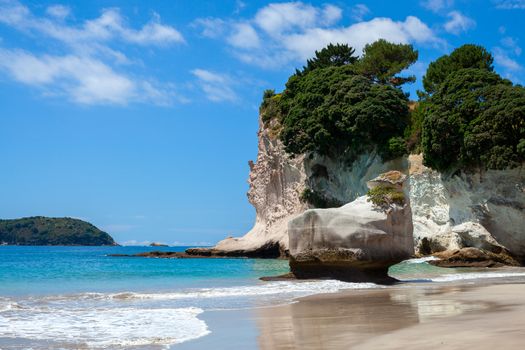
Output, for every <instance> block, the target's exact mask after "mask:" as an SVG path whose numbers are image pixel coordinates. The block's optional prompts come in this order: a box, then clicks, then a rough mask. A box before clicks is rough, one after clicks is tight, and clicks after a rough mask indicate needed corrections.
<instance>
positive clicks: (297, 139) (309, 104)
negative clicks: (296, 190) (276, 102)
mask: <svg viewBox="0 0 525 350" xmlns="http://www.w3.org/2000/svg"><path fill="white" fill-rule="evenodd" d="M280 103H281V111H282V120H281V124H282V130H281V133H280V137H281V139H282V141H283V143H284V145H285V148H286V150H287V152H289V153H292V154H300V153H304V152H316V153H319V154H325V155H333V156H343V155H347V156H348V157H349V158H353V157H355V156H356V155H358V154H359V153H360V152H362V151H364V150H365V149H367V148H371V147H376V148H378V149H379V150H380V151H381V153H382V154H383V155H384V156H385V157H389V140H390V139H391V138H393V137H396V136H402V135H403V130H404V129H405V127H406V125H407V119H408V106H407V104H408V100H407V97H406V95H405V94H404V93H403V92H402V91H401V90H400V89H397V88H394V87H392V86H390V85H384V84H377V83H374V82H373V81H371V80H370V79H368V78H367V77H364V76H362V75H358V74H356V73H355V69H354V67H352V66H351V65H343V66H338V67H337V66H331V67H326V68H318V69H315V70H312V71H310V72H308V73H307V74H305V75H302V76H298V75H294V76H292V77H290V79H289V80H288V82H287V84H286V89H285V91H284V92H283V94H282V98H281V100H280ZM396 141H398V140H394V141H393V142H392V146H393V147H394V148H395V151H396V152H397V153H398V152H399V147H398V146H399V145H398V142H397V143H396Z"/></svg>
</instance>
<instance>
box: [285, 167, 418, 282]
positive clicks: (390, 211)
mask: <svg viewBox="0 0 525 350" xmlns="http://www.w3.org/2000/svg"><path fill="white" fill-rule="evenodd" d="M392 173H397V174H399V175H400V176H399V177H398V178H400V179H401V181H399V182H398V183H396V185H394V186H401V184H402V182H403V180H404V178H406V176H404V175H402V174H400V173H399V172H392ZM377 182H381V181H374V186H377ZM380 186H384V184H383V185H380ZM288 234H289V238H290V267H291V269H292V272H293V273H294V274H295V275H296V276H297V277H304V278H310V277H336V278H341V279H347V280H352V281H363V280H367V279H369V278H370V276H369V275H372V278H371V279H375V278H377V277H380V278H386V277H387V270H388V267H389V266H391V265H394V264H397V263H399V262H401V261H402V260H405V259H408V258H410V257H411V256H412V255H413V254H414V244H413V237H412V214H411V212H410V205H409V203H407V202H405V204H404V205H403V206H400V205H397V204H392V205H390V206H389V207H388V208H387V209H380V208H378V207H376V206H375V205H373V204H372V203H371V202H370V201H368V197H367V196H362V197H359V198H357V199H356V200H354V201H353V202H351V203H348V204H346V205H344V206H342V207H340V208H332V209H310V210H307V211H306V212H304V213H303V214H301V215H299V216H297V217H296V218H294V219H293V220H291V221H290V222H289V224H288Z"/></svg>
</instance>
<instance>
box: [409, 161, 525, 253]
mask: <svg viewBox="0 0 525 350" xmlns="http://www.w3.org/2000/svg"><path fill="white" fill-rule="evenodd" d="M409 160H410V176H409V178H410V202H411V205H412V218H413V222H414V244H415V246H416V251H417V252H419V254H421V255H427V254H431V253H435V252H439V251H444V250H450V251H453V250H458V249H460V248H464V247H474V248H479V249H483V250H487V251H490V252H500V251H501V250H502V249H504V250H506V251H508V252H510V253H511V254H512V255H514V256H515V257H517V258H519V259H521V260H524V259H525V232H524V230H525V171H524V170H525V169H523V167H520V168H515V169H510V170H488V171H477V172H472V173H468V174H467V173H459V174H454V175H444V174H440V173H438V172H436V171H433V170H431V169H429V168H426V167H425V166H423V165H422V157H421V155H411V156H410V157H409Z"/></svg>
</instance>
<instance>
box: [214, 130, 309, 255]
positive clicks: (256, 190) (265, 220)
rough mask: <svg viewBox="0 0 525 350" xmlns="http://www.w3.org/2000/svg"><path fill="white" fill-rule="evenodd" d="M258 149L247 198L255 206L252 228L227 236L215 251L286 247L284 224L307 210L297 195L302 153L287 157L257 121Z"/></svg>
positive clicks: (303, 179)
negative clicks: (234, 236)
mask: <svg viewBox="0 0 525 350" xmlns="http://www.w3.org/2000/svg"><path fill="white" fill-rule="evenodd" d="M258 139H259V150H258V154H257V160H256V162H255V163H252V162H250V177H249V179H248V183H249V185H250V189H249V191H248V200H249V201H250V203H251V204H252V205H253V206H254V207H255V211H256V219H255V225H254V226H253V228H252V229H251V230H250V231H249V232H248V233H247V234H246V235H245V236H244V237H241V238H227V239H225V240H223V241H221V242H219V243H218V244H217V245H216V247H215V248H216V249H219V250H226V251H231V250H254V249H258V248H259V247H262V246H264V245H265V244H267V243H275V242H277V243H279V245H280V246H281V247H282V249H288V235H287V228H286V226H287V224H288V220H289V219H290V217H293V216H295V215H297V214H299V213H301V212H303V211H304V210H306V209H307V205H306V204H305V203H302V202H301V200H300V195H301V193H302V192H303V191H304V189H305V186H306V173H305V168H304V156H297V157H294V158H291V157H289V156H288V155H287V154H286V152H285V151H284V146H283V144H282V143H281V141H280V140H279V139H278V138H277V137H274V136H271V132H270V131H269V130H268V129H266V128H264V126H263V124H262V121H259V132H258Z"/></svg>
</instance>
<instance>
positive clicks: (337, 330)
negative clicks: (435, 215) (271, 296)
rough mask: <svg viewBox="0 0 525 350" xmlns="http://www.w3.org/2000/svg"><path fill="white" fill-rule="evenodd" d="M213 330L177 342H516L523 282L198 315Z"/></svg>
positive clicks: (524, 311)
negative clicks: (188, 339)
mask: <svg viewBox="0 0 525 350" xmlns="http://www.w3.org/2000/svg"><path fill="white" fill-rule="evenodd" d="M202 319H204V320H205V321H206V323H207V324H208V326H209V329H210V330H211V332H212V333H211V334H210V335H208V336H206V337H203V338H200V339H198V340H195V341H190V342H188V343H184V344H180V345H179V346H174V347H173V348H175V349H200V348H203V347H204V346H212V347H213V348H216V349H223V348H231V349H256V348H259V349H268V350H269V349H404V350H406V349H423V348H424V349H444V348H446V349H494V348H501V349H521V348H522V347H523V339H525V282H523V280H521V281H510V280H506V281H494V280H492V281H484V282H480V281H476V283H475V284H474V283H472V282H463V283H461V284H459V283H453V284H449V283H447V284H433V283H408V284H403V285H399V286H395V287H387V288H382V289H375V290H351V291H343V292H340V293H335V294H320V295H315V296H310V297H306V298H301V299H299V300H297V302H295V303H293V304H289V305H281V306H276V307H269V308H260V309H254V310H237V311H212V312H207V313H204V314H203V315H202Z"/></svg>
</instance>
